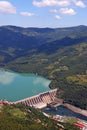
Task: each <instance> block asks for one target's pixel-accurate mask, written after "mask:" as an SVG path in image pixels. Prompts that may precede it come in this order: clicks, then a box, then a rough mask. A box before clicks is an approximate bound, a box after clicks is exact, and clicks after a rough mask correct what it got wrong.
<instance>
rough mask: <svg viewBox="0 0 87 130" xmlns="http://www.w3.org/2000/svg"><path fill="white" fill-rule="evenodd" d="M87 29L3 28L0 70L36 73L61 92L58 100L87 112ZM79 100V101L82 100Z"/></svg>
mask: <svg viewBox="0 0 87 130" xmlns="http://www.w3.org/2000/svg"><path fill="white" fill-rule="evenodd" d="M86 59H87V27H86V26H82V25H81V26H77V27H70V28H55V29H52V28H21V27H15V26H2V27H0V66H1V68H5V69H10V70H13V71H17V72H21V73H24V72H26V73H37V74H38V75H42V76H44V77H46V78H49V79H51V84H50V88H52V89H53V88H59V90H60V91H59V93H58V95H57V96H58V97H60V98H63V99H64V100H65V102H67V103H70V104H73V105H75V106H78V107H80V108H83V109H87V60H86ZM79 99H80V100H79Z"/></svg>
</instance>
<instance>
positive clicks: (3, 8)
mask: <svg viewBox="0 0 87 130" xmlns="http://www.w3.org/2000/svg"><path fill="white" fill-rule="evenodd" d="M0 13H4V14H16V7H14V6H13V5H12V4H11V3H10V2H8V1H0Z"/></svg>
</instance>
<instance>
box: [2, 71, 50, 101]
mask: <svg viewBox="0 0 87 130" xmlns="http://www.w3.org/2000/svg"><path fill="white" fill-rule="evenodd" d="M50 82H51V81H50V80H48V79H45V78H43V77H40V76H37V75H34V74H19V73H14V72H10V71H4V70H0V99H5V100H8V101H18V100H21V99H24V98H27V97H31V96H34V95H37V94H39V93H43V92H46V91H49V90H50V88H49V84H50Z"/></svg>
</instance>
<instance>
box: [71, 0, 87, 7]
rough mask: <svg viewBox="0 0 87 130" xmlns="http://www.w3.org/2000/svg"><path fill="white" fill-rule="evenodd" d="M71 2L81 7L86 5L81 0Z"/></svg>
mask: <svg viewBox="0 0 87 130" xmlns="http://www.w3.org/2000/svg"><path fill="white" fill-rule="evenodd" d="M73 2H74V3H75V5H76V6H79V7H81V8H85V7H86V5H85V3H83V1H81V0H78V1H77V0H73Z"/></svg>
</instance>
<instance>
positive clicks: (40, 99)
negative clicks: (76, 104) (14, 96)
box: [14, 89, 57, 109]
mask: <svg viewBox="0 0 87 130" xmlns="http://www.w3.org/2000/svg"><path fill="white" fill-rule="evenodd" d="M56 93H57V89H54V90H50V91H47V92H44V93H40V94H39V95H36V96H32V97H29V98H25V99H23V100H19V101H16V102H14V104H17V103H21V104H25V105H27V106H33V107H35V108H39V109H42V108H44V107H46V106H47V105H48V104H50V103H52V102H53V101H54V99H55V96H56Z"/></svg>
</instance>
